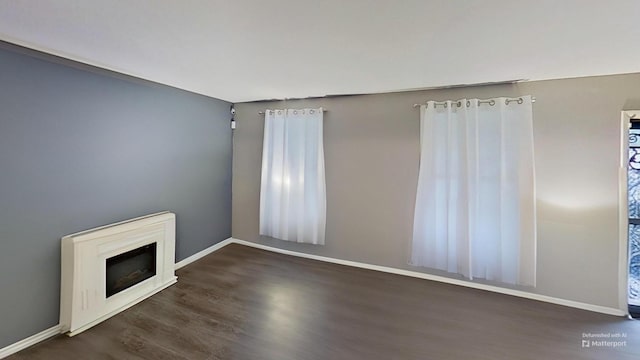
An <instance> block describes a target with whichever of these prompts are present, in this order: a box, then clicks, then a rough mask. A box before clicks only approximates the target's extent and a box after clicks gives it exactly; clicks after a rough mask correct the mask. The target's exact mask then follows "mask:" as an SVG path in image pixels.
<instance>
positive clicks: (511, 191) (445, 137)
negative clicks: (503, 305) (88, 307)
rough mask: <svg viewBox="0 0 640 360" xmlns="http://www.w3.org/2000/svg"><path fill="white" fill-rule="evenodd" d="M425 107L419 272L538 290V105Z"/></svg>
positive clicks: (504, 102) (415, 245)
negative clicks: (535, 141)
mask: <svg viewBox="0 0 640 360" xmlns="http://www.w3.org/2000/svg"><path fill="white" fill-rule="evenodd" d="M521 99H522V100H509V99H507V98H495V99H491V100H490V101H485V100H482V101H480V100H478V99H462V100H459V101H448V102H446V104H442V103H438V104H436V103H435V102H429V103H427V105H422V106H421V107H420V146H421V151H420V172H419V179H418V189H417V195H416V206H415V214H414V226H413V241H412V249H411V250H412V251H411V264H412V265H416V266H423V267H428V268H435V269H440V270H445V271H448V272H451V273H458V274H462V275H463V276H465V277H467V278H469V279H473V278H482V279H486V280H492V281H496V282H502V283H508V284H518V285H526V286H535V282H536V275H535V273H536V271H535V266H536V226H535V224H536V219H535V216H536V215H535V184H534V153H533V124H532V101H531V97H530V96H523V97H521Z"/></svg>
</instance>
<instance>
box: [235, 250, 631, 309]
mask: <svg viewBox="0 0 640 360" xmlns="http://www.w3.org/2000/svg"><path fill="white" fill-rule="evenodd" d="M232 242H233V243H236V244H240V245H245V246H250V247H254V248H258V249H262V250H267V251H272V252H276V253H280V254H285V255H292V256H298V257H301V258H306V259H313V260H319V261H324V262H329V263H334V264H340V265H346V266H353V267H357V268H362V269H368V270H375V271H382V272H386V273H390V274H397V275H404V276H410V277H415V278H419V279H425V280H433V281H438V282H442V283H447V284H453V285H460V286H466V287H469V288H474V289H479V290H486V291H491V292H495V293H500V294H505V295H512V296H518V297H521V298H526V299H532V300H538V301H543V302H548V303H552V304H557V305H563V306H568V307H572V308H577V309H582V310H588V311H594V312H598V313H603V314H609V315H615V316H626V315H627V313H626V312H625V311H623V310H620V309H616V308H611V307H606V306H601V305H594V304H587V303H583V302H579V301H573V300H566V299H560V298H556V297H552V296H547V295H540V294H534V293H530V292H526V291H522V290H515V289H508V288H502V287H499V286H493V285H486V284H479V283H473V282H469V281H464V280H458V279H450V278H447V277H444V276H438V275H432V274H426V273H421V272H417V271H410V270H403V269H396V268H392V267H388V266H380V265H372V264H367V263H361V262H357V261H350V260H341V259H335V258H330V257H326V256H319V255H311V254H305V253H301V252H297V251H291V250H284V249H279V248H275V247H271V246H267V245H262V244H258V243H253V242H250V241H245V240H239V239H235V238H233V239H232Z"/></svg>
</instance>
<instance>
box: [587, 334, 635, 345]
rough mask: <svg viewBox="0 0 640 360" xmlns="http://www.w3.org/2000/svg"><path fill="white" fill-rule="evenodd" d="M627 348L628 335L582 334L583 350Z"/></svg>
mask: <svg viewBox="0 0 640 360" xmlns="http://www.w3.org/2000/svg"><path fill="white" fill-rule="evenodd" d="M625 346H627V333H582V347H583V348H619V347H625Z"/></svg>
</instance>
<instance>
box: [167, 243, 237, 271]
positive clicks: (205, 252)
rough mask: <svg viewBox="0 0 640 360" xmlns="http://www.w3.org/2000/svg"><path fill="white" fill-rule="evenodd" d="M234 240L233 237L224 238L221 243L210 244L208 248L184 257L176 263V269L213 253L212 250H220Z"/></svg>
mask: <svg viewBox="0 0 640 360" xmlns="http://www.w3.org/2000/svg"><path fill="white" fill-rule="evenodd" d="M232 242H233V238H228V239H224V240H222V241H220V242H219V243H216V244H214V245H212V246H209V247H208V248H206V249H204V250H202V251H200V252H197V253H195V254H193V255H191V256H189V257H188V258H186V259H182V260H180V261H178V262H177V263H176V267H175V270H178V269H180V268H182V267H184V266H187V265H189V264H191V263H192V262H194V261H196V260H200V259H202V258H203V257H205V256H207V255H209V254H211V253H212V252H214V251H217V250H220V249H221V248H223V247H225V246H227V245H229V244H231V243H232Z"/></svg>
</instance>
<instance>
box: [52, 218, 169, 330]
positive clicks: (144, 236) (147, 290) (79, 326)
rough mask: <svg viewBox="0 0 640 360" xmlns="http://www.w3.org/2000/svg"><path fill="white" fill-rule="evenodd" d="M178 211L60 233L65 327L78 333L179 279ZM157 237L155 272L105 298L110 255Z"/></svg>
mask: <svg viewBox="0 0 640 360" xmlns="http://www.w3.org/2000/svg"><path fill="white" fill-rule="evenodd" d="M175 228H176V225H175V214H173V213H170V212H162V213H157V214H152V215H147V216H143V217H139V218H135V219H131V220H127V221H123V222H120V223H116V224H112V225H107V226H103V227H100V228H96V229H91V230H87V231H82V232H79V233H76V234H72V235H68V236H65V237H63V238H62V264H61V265H62V272H61V274H62V279H61V293H60V294H61V295H60V326H61V331H62V332H63V333H64V332H66V333H67V334H68V335H69V336H73V335H76V334H78V333H80V332H82V331H84V330H86V329H88V328H90V327H92V326H94V325H96V324H98V323H100V322H101V321H104V320H106V319H107V318H109V317H111V316H113V315H115V314H117V313H119V312H121V311H123V310H125V309H127V308H129V307H131V306H133V305H134V304H136V303H138V302H140V301H142V300H144V299H146V298H148V297H149V296H151V295H153V294H155V293H157V292H159V291H160V290H163V289H165V288H166V287H168V286H170V285H172V284H175V283H176V281H177V278H176V276H175V271H174V268H175V265H174V262H175ZM152 243H156V274H155V275H154V276H152V277H150V278H148V279H146V280H143V281H141V282H140V283H138V284H136V285H133V286H131V287H129V288H127V289H125V290H122V291H121V292H118V293H116V294H114V295H112V296H110V297H108V298H107V296H106V260H107V259H108V258H111V257H113V256H116V255H120V254H123V253H126V252H128V251H131V250H134V249H137V248H140V247H142V246H145V245H148V244H152Z"/></svg>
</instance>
